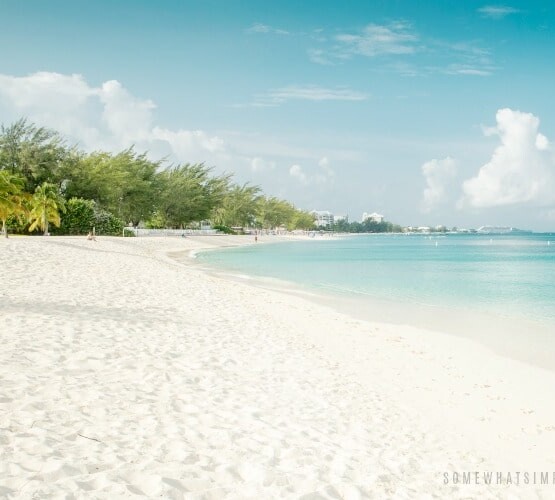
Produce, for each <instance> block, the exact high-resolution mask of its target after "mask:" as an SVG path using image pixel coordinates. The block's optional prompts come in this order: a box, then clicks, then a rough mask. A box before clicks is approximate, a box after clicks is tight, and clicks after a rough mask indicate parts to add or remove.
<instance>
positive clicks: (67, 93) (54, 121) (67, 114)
mask: <svg viewBox="0 0 555 500" xmlns="http://www.w3.org/2000/svg"><path fill="white" fill-rule="evenodd" d="M155 108H156V105H155V104H154V103H153V102H152V101H150V100H148V99H140V98H137V97H135V96H133V95H132V94H131V93H130V92H129V91H128V90H127V89H126V88H125V87H124V86H123V85H122V84H121V83H120V82H118V81H116V80H110V81H107V82H104V83H103V84H102V85H100V86H98V87H95V86H92V85H90V84H89V83H87V81H86V80H85V79H84V78H83V76H81V75H63V74H59V73H51V72H39V73H34V74H31V75H29V76H24V77H15V76H10V75H2V74H0V111H3V114H4V116H5V115H6V114H7V115H12V116H13V117H14V119H15V118H19V117H21V116H25V117H27V118H28V119H29V120H31V121H33V122H35V123H37V124H38V125H43V126H47V127H50V128H53V129H55V130H58V131H59V132H61V133H62V134H63V135H64V136H66V137H69V138H70V139H71V140H73V141H77V142H78V143H79V144H80V145H81V146H82V147H84V148H85V149H87V150H95V149H106V150H110V151H115V150H119V149H124V148H128V147H130V146H132V145H136V146H137V148H138V149H139V150H149V151H151V152H152V153H153V155H155V156H158V157H162V156H167V155H169V156H171V157H173V158H174V159H176V160H178V161H204V160H207V159H208V158H214V155H216V154H222V153H224V151H225V149H226V145H225V143H224V141H223V140H222V139H220V138H219V137H216V136H211V135H209V134H208V133H206V132H204V131H202V130H182V129H180V130H169V129H166V128H163V127H159V126H156V125H154V123H153V121H154V117H153V111H154V109H155Z"/></svg>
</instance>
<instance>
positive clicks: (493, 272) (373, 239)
mask: <svg viewBox="0 0 555 500" xmlns="http://www.w3.org/2000/svg"><path fill="white" fill-rule="evenodd" d="M198 259H199V261H200V262H204V263H207V264H210V265H211V266H216V267H217V268H220V269H223V270H226V271H232V272H236V273H240V274H245V275H250V276H256V277H269V278H278V279H280V280H285V281H288V282H292V283H295V284H297V285H300V286H301V287H305V288H308V289H310V290H313V291H319V292H323V293H327V294H332V295H337V296H342V297H349V296H351V297H356V298H358V299H359V300H361V299H362V300H365V299H367V300H372V299H378V300H389V301H395V302H398V303H411V304H412V305H418V304H422V305H426V306H438V307H445V308H457V309H463V310H473V311H479V312H483V313H488V314H494V315H499V316H500V317H505V318H511V317H515V318H525V319H530V320H534V321H538V322H541V323H545V324H547V325H553V326H554V327H555V234H553V233H552V234H507V235H481V234H446V235H441V236H437V235H432V236H429V235H416V234H415V235H385V234H380V235H353V236H346V237H341V238H321V239H317V240H315V241H296V242H286V243H276V244H272V245H251V246H247V247H241V248H232V249H225V250H218V251H210V252H206V253H202V254H200V255H199V256H198ZM553 333H554V335H555V329H554V331H553Z"/></svg>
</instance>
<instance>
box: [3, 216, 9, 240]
mask: <svg viewBox="0 0 555 500" xmlns="http://www.w3.org/2000/svg"><path fill="white" fill-rule="evenodd" d="M2 231H4V237H5V238H7V237H8V226H7V225H6V219H2Z"/></svg>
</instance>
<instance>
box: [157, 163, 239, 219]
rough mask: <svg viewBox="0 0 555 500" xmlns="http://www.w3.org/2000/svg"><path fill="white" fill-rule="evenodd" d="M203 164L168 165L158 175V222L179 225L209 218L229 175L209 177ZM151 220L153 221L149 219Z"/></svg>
mask: <svg viewBox="0 0 555 500" xmlns="http://www.w3.org/2000/svg"><path fill="white" fill-rule="evenodd" d="M210 173H211V169H209V168H207V167H206V166H205V165H204V164H203V163H199V164H193V165H191V164H188V163H187V164H185V165H178V166H176V167H170V168H168V169H166V170H163V171H161V172H160V173H159V174H158V203H157V205H158V213H157V219H158V225H159V223H160V220H159V219H160V218H161V219H163V221H164V223H165V225H166V226H167V227H175V228H182V227H184V226H185V225H187V224H188V223H190V222H193V221H195V222H200V221H202V220H206V219H208V218H209V217H210V214H211V213H212V211H213V210H214V208H215V207H217V206H219V205H221V203H222V201H223V199H224V197H225V196H226V193H227V190H228V186H229V175H222V176H219V177H211V176H210ZM153 222H154V221H153Z"/></svg>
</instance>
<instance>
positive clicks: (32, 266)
mask: <svg viewBox="0 0 555 500" xmlns="http://www.w3.org/2000/svg"><path fill="white" fill-rule="evenodd" d="M212 238H214V237H212ZM212 241H213V242H214V243H211V242H212ZM245 241H247V240H246V239H241V238H235V239H234V238H233V237H231V238H227V237H225V238H224V237H221V238H220V237H218V238H215V239H212V240H210V242H208V245H210V244H213V245H220V244H222V245H228V244H243V243H244V242H245ZM248 241H250V238H249V240H248ZM206 246H207V242H206V241H204V240H203V239H202V238H183V239H176V238H128V239H118V238H99V239H98V241H96V242H89V241H86V240H85V239H84V238H69V237H60V238H11V239H9V240H8V241H2V242H1V243H0V260H1V266H0V279H1V282H2V292H1V297H0V299H1V302H0V311H1V318H0V319H1V322H2V325H3V326H2V330H1V331H2V335H1V340H2V344H3V349H2V351H1V353H0V443H1V448H0V495H5V496H7V497H13V498H32V497H33V496H35V497H49V498H58V497H59V498H67V497H69V498H71V497H72V496H73V497H75V498H91V497H92V498H114V497H116V498H117V497H128V496H136V495H143V496H146V497H155V496H156V497H160V496H161V497H165V498H279V497H284V498H299V497H303V496H304V495H307V498H353V499H354V498H385V497H392V496H396V497H397V498H426V497H428V498H434V497H438V498H447V497H449V498H465V497H469V496H470V497H474V498H478V497H481V498H495V497H499V498H507V497H508V495H513V496H514V497H515V498H523V497H529V498H535V497H539V498H550V497H552V496H553V492H555V485H554V484H553V480H552V479H553V478H552V477H551V476H550V481H549V484H548V485H545V486H540V485H533V484H528V485H526V484H523V481H524V478H523V477H521V478H520V484H519V485H518V486H517V485H516V484H514V483H515V481H516V479H515V478H516V476H514V474H515V473H516V472H517V471H520V472H521V473H524V472H529V473H530V474H532V473H533V472H538V473H539V472H549V473H550V475H552V473H553V472H554V471H555V457H553V454H552V450H553V449H554V445H555V418H554V417H555V409H554V404H553V402H552V395H551V393H552V388H553V387H554V382H555V375H554V374H553V373H552V372H548V371H546V370H542V369H541V368H536V367H532V366H529V365H525V364H524V363H520V362H518V361H514V360H511V359H507V358H502V357H500V356H497V355H495V354H493V353H492V352H491V351H489V350H488V349H487V348H485V347H483V346H480V345H479V344H477V343H475V342H472V341H470V340H468V339H462V338H456V337H452V336H448V335H443V334H438V333H434V332H428V331H424V330H421V329H418V328H414V327H410V326H402V325H387V324H381V323H375V322H368V321H361V320H358V319H354V318H352V317H349V316H347V315H343V314H340V313H337V312H335V311H333V310H331V309H330V308H327V307H324V306H322V305H318V304H314V303H312V302H309V301H307V300H304V299H302V298H300V297H297V296H293V295H290V294H285V293H280V292H277V291H273V290H263V289H260V288H255V287H252V286H249V285H248V284H246V283H237V282H233V281H229V280H225V279H223V278H222V277H218V276H214V275H210V274H206V273H205V272H203V271H202V269H200V268H199V267H198V266H194V265H188V264H187V263H186V262H178V261H176V260H174V259H172V258H171V257H170V256H171V255H175V254H176V253H183V252H194V251H198V250H200V249H202V248H206ZM470 471H478V472H482V471H495V472H501V473H503V474H504V475H505V479H506V473H508V472H510V473H512V474H513V476H512V481H513V484H509V485H491V486H485V485H483V481H481V482H480V484H475V482H474V481H473V482H472V484H470V485H465V486H463V485H460V484H459V485H454V484H453V473H461V474H462V473H463V472H470ZM445 473H447V476H445V475H444V474H445ZM446 479H448V481H447V482H448V484H444V483H445V480H446ZM529 479H530V482H531V481H532V479H531V477H530V478H529ZM538 481H539V479H538ZM309 495H313V496H312V497H310V496H309Z"/></svg>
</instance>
